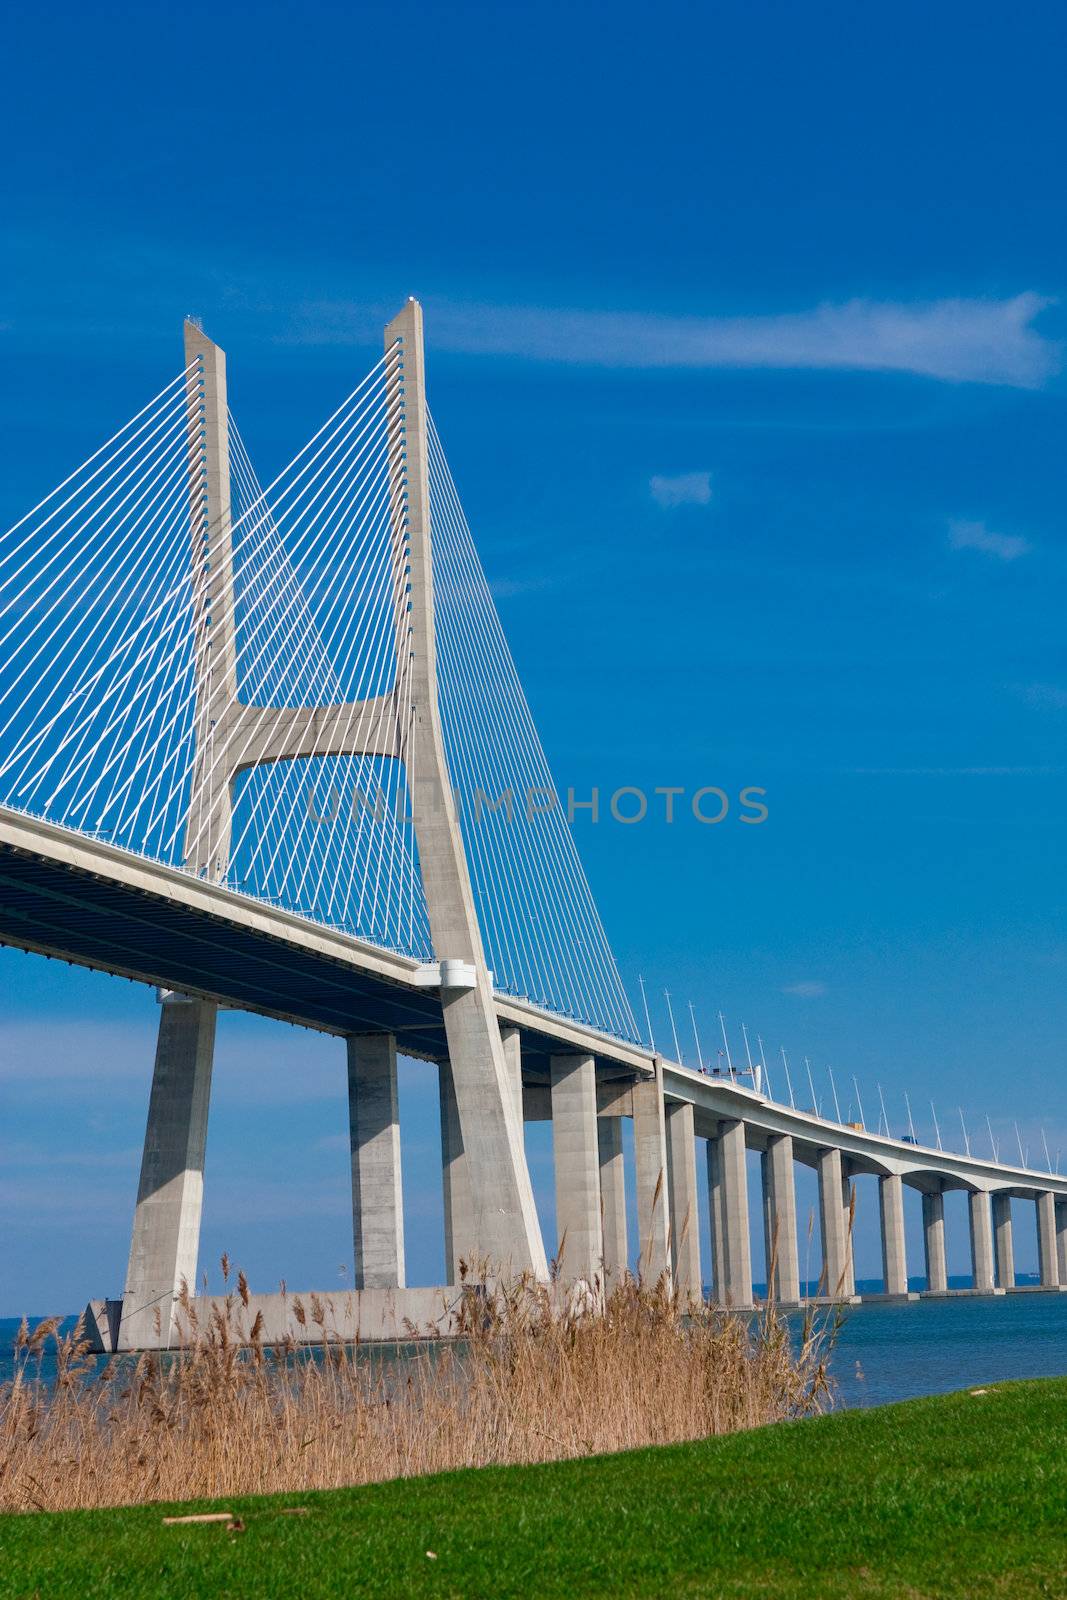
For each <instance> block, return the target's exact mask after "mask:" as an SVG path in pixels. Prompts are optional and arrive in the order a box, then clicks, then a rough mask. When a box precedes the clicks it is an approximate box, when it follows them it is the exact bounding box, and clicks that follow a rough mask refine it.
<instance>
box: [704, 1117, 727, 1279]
mask: <svg viewBox="0 0 1067 1600" xmlns="http://www.w3.org/2000/svg"><path fill="white" fill-rule="evenodd" d="M707 1144H708V1219H709V1222H710V1226H711V1295H712V1299H713V1300H715V1301H716V1302H717V1304H718V1305H725V1304H726V1238H725V1228H724V1223H723V1204H722V1146H721V1145H720V1143H719V1135H718V1133H715V1134H714V1135H713V1136H712V1137H711V1138H709V1139H708V1141H707Z"/></svg>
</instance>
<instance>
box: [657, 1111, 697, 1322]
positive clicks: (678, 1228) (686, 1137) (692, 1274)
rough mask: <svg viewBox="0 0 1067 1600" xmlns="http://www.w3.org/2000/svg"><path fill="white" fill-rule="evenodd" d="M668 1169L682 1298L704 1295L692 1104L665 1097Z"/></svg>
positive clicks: (677, 1280) (675, 1265) (673, 1240)
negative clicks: (701, 1275) (701, 1273)
mask: <svg viewBox="0 0 1067 1600" xmlns="http://www.w3.org/2000/svg"><path fill="white" fill-rule="evenodd" d="M666 1123H667V1171H668V1179H669V1181H668V1193H669V1197H670V1208H671V1265H672V1267H673V1269H674V1286H675V1288H676V1290H677V1291H678V1293H679V1295H680V1296H681V1297H682V1300H683V1301H688V1300H689V1299H695V1300H700V1299H702V1298H703V1285H702V1283H701V1278H700V1221H699V1215H698V1211H697V1154H696V1135H695V1133H694V1129H693V1107H692V1106H691V1105H686V1104H684V1103H682V1102H680V1101H676V1100H668V1102H667V1107H666Z"/></svg>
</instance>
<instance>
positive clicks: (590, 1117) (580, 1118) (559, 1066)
mask: <svg viewBox="0 0 1067 1600" xmlns="http://www.w3.org/2000/svg"><path fill="white" fill-rule="evenodd" d="M549 1072H550V1077H551V1085H552V1089H551V1094H552V1149H553V1156H554V1165H555V1172H556V1233H557V1236H558V1248H559V1249H560V1250H561V1251H562V1256H561V1262H560V1276H561V1279H562V1281H563V1282H564V1283H586V1284H589V1285H592V1284H593V1283H594V1282H595V1281H598V1280H599V1279H600V1278H601V1270H602V1266H603V1260H604V1236H603V1233H602V1231H601V1222H600V1145H599V1139H598V1135H597V1115H596V1061H595V1059H594V1058H593V1057H592V1056H575V1055H560V1056H551V1057H550V1058H549Z"/></svg>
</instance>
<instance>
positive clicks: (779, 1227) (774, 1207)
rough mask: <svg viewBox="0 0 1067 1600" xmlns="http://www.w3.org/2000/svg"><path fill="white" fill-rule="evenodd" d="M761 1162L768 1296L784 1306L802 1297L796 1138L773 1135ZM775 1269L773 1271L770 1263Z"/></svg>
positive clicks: (783, 1134)
mask: <svg viewBox="0 0 1067 1600" xmlns="http://www.w3.org/2000/svg"><path fill="white" fill-rule="evenodd" d="M760 1165H761V1167H762V1171H763V1243H764V1249H765V1252H766V1261H767V1280H768V1281H767V1296H768V1298H769V1299H774V1300H778V1301H779V1302H780V1303H781V1304H783V1305H793V1304H794V1303H795V1302H797V1301H799V1299H800V1260H799V1255H798V1250H797V1191H796V1179H795V1176H794V1173H793V1140H792V1138H791V1137H790V1135H789V1134H788V1133H782V1134H772V1135H771V1137H770V1138H769V1139H768V1140H767V1148H766V1150H765V1151H764V1152H763V1156H762V1158H761V1162H760ZM772 1262H773V1264H774V1270H773V1272H772V1271H771V1264H772Z"/></svg>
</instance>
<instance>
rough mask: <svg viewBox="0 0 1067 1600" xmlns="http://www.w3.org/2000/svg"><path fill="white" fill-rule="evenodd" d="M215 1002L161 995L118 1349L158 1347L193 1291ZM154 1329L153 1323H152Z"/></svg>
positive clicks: (171, 1331) (169, 1338) (166, 1339)
mask: <svg viewBox="0 0 1067 1600" xmlns="http://www.w3.org/2000/svg"><path fill="white" fill-rule="evenodd" d="M217 1016H218V1007H217V1006H216V1005H215V1004H214V1002H212V1001H209V1000H192V999H189V998H187V997H186V996H184V995H170V996H168V997H167V998H166V999H164V1000H162V1002H161V1005H160V1013H159V1034H158V1037H157V1041H156V1059H155V1066H154V1068H153V1072H152V1092H151V1096H150V1098H149V1102H148V1126H147V1128H146V1130H145V1139H144V1153H143V1155H142V1157H141V1178H140V1182H139V1184H138V1186H137V1209H136V1211H135V1212H134V1218H133V1238H132V1241H131V1243H130V1261H129V1267H128V1269H127V1273H126V1289H125V1293H124V1295H123V1298H122V1322H121V1326H120V1331H119V1339H118V1345H119V1348H120V1349H122V1350H139V1349H151V1348H153V1347H155V1348H159V1347H163V1348H166V1347H167V1346H168V1345H169V1344H170V1343H171V1342H172V1338H173V1335H174V1332H175V1328H174V1315H173V1314H174V1304H175V1301H176V1299H177V1297H178V1295H179V1294H180V1293H181V1289H182V1284H183V1283H185V1284H187V1285H188V1288H189V1293H190V1294H195V1293H196V1260H197V1255H198V1253H199V1249H200V1214H201V1211H202V1209H203V1203H204V1149H205V1146H206V1143H207V1118H208V1102H209V1100H210V1096H211V1067H212V1060H213V1057H214V1052H215V1022H216V1018H217ZM157 1330H158V1331H157Z"/></svg>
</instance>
